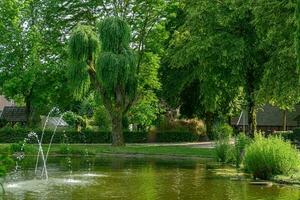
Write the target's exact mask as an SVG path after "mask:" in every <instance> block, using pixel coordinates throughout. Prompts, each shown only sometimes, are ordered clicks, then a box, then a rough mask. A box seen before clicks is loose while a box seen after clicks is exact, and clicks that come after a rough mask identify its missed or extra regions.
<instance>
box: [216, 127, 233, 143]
mask: <svg viewBox="0 0 300 200" xmlns="http://www.w3.org/2000/svg"><path fill="white" fill-rule="evenodd" d="M213 135H214V139H215V140H230V138H231V136H232V135H233V128H232V127H231V126H230V125H229V124H218V125H216V126H215V127H214V128H213Z"/></svg>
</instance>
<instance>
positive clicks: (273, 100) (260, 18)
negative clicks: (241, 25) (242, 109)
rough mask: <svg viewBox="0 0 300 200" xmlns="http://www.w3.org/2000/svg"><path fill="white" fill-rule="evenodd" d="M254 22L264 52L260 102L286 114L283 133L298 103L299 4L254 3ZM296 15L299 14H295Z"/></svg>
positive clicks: (267, 1) (278, 2)
mask: <svg viewBox="0 0 300 200" xmlns="http://www.w3.org/2000/svg"><path fill="white" fill-rule="evenodd" d="M251 7H252V10H253V14H254V17H255V20H254V21H253V23H254V25H255V28H256V31H257V34H258V37H259V47H258V48H260V49H265V52H266V54H267V58H268V59H267V60H266V62H265V63H264V68H265V72H264V75H263V81H262V82H263V83H262V87H261V90H260V91H259V93H258V101H260V102H262V103H270V104H272V105H275V106H277V107H279V108H280V109H282V110H283V115H284V117H283V127H284V128H283V129H284V130H285V129H286V111H287V110H292V109H294V105H295V104H296V103H298V102H299V100H300V95H299V90H300V82H299V69H298V67H297V55H296V52H295V49H296V46H297V43H295V41H297V40H295V39H294V37H295V33H296V31H297V23H296V22H297V19H296V17H297V16H296V15H295V11H296V1H285V2H282V1H271V0H263V1H257V2H253V3H252V6H251ZM296 13H297V12H296Z"/></svg>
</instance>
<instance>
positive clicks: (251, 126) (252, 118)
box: [248, 101, 257, 137]
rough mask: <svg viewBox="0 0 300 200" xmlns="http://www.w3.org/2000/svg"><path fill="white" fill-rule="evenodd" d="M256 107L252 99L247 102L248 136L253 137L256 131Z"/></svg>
mask: <svg viewBox="0 0 300 200" xmlns="http://www.w3.org/2000/svg"><path fill="white" fill-rule="evenodd" d="M256 125H257V123H256V109H255V104H254V102H253V101H250V102H249V107H248V134H249V136H250V137H254V134H255V132H256Z"/></svg>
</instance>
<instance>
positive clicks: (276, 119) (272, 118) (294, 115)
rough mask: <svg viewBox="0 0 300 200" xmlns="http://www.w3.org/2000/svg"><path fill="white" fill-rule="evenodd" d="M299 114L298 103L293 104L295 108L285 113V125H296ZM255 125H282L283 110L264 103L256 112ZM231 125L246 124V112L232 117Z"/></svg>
mask: <svg viewBox="0 0 300 200" xmlns="http://www.w3.org/2000/svg"><path fill="white" fill-rule="evenodd" d="M299 115H300V105H296V106H295V110H294V111H292V112H287V113H286V121H287V126H294V127H296V126H297V125H298V124H297V120H298V118H299ZM256 121H257V126H282V124H283V110H280V109H279V108H277V107H274V106H271V105H265V106H264V107H263V108H262V109H260V110H258V112H257V114H256ZM231 124H232V125H240V126H243V125H248V113H247V112H245V111H244V112H243V113H242V114H241V115H240V116H237V117H234V118H232V120H231Z"/></svg>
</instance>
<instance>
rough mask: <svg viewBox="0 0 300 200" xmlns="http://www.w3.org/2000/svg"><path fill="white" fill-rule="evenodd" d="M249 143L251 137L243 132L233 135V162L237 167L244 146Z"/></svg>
mask: <svg viewBox="0 0 300 200" xmlns="http://www.w3.org/2000/svg"><path fill="white" fill-rule="evenodd" d="M250 143H251V139H250V138H249V137H247V136H246V135H245V133H239V134H238V135H237V136H236V137H235V142H234V149H235V150H234V158H235V159H234V162H235V165H236V167H237V168H239V167H240V164H241V163H242V161H243V158H244V155H245V149H246V147H247V146H248V145H249V144H250Z"/></svg>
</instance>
